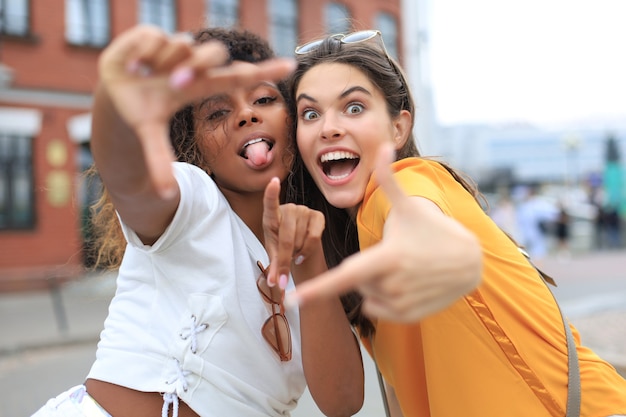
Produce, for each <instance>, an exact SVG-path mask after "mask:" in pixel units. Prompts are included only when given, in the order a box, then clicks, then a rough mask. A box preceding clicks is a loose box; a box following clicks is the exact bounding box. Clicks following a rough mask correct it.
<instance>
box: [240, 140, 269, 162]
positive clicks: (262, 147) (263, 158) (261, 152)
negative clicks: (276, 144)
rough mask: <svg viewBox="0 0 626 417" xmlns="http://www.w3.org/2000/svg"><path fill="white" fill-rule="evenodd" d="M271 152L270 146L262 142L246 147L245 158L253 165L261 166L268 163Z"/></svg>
mask: <svg viewBox="0 0 626 417" xmlns="http://www.w3.org/2000/svg"><path fill="white" fill-rule="evenodd" d="M269 151H270V147H269V144H268V143H267V142H265V141H264V140H261V141H259V142H256V143H252V144H250V145H248V146H246V150H245V156H246V157H247V158H248V159H249V160H250V161H252V164H253V165H256V166H260V165H263V164H265V163H267V160H268V155H269Z"/></svg>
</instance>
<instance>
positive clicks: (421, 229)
mask: <svg viewBox="0 0 626 417" xmlns="http://www.w3.org/2000/svg"><path fill="white" fill-rule="evenodd" d="M392 155H393V149H392V148H391V147H386V146H385V147H383V148H382V149H381V151H380V153H379V159H378V163H377V167H376V179H377V181H378V183H379V185H380V187H381V188H382V190H383V191H384V192H385V194H386V196H387V197H388V199H389V201H390V202H391V210H390V213H389V216H388V218H387V220H386V222H385V226H384V233H383V239H382V240H381V241H380V242H379V243H377V244H376V245H374V246H372V247H370V248H368V249H366V250H363V251H361V252H360V253H357V254H355V255H353V256H351V257H349V258H347V259H346V260H345V261H344V262H342V263H341V264H340V265H339V266H338V267H336V268H333V269H331V270H330V271H328V272H326V273H324V274H322V275H320V276H318V277H317V278H315V279H312V280H309V281H307V282H306V283H303V284H302V285H300V286H299V287H298V288H297V290H296V291H295V292H292V293H290V294H289V295H288V296H287V299H286V303H288V304H291V303H294V304H295V303H299V304H306V303H308V302H311V301H312V300H314V299H318V298H327V297H336V296H338V295H340V294H342V293H345V292H347V291H349V290H357V291H358V292H360V293H361V295H362V296H363V313H364V314H366V315H367V316H370V317H372V318H382V319H386V320H392V321H398V322H414V321H417V320H420V319H421V318H423V317H425V316H427V315H430V314H432V313H435V312H437V311H439V310H442V309H443V308H445V307H447V306H448V305H450V304H451V303H453V302H454V301H455V300H457V299H458V298H459V297H461V296H463V295H464V294H466V293H467V292H469V291H471V290H472V289H473V288H474V287H475V286H476V285H477V284H478V282H479V280H480V276H481V257H482V254H481V250H480V246H479V244H478V241H477V240H476V238H475V237H474V236H473V235H472V234H471V233H470V232H468V231H467V230H466V229H465V228H464V227H463V226H461V225H460V224H459V223H458V222H456V221H455V220H453V219H451V218H450V217H448V216H446V215H444V214H443V213H442V212H441V210H440V209H439V207H437V206H436V205H435V204H434V203H432V202H431V201H429V200H426V199H424V198H420V197H409V196H407V195H406V194H405V193H404V191H403V190H402V189H401V188H400V186H399V185H398V183H397V182H396V181H395V179H394V177H393V175H392V172H391V168H390V161H391V160H392Z"/></svg>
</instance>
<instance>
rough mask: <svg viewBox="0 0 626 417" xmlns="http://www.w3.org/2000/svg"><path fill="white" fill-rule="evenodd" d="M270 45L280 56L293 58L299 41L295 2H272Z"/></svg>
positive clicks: (286, 0) (276, 0)
mask: <svg viewBox="0 0 626 417" xmlns="http://www.w3.org/2000/svg"><path fill="white" fill-rule="evenodd" d="M269 15H270V16H271V17H270V30H269V32H270V43H271V44H272V47H273V48H274V51H276V55H279V56H293V51H294V50H295V49H296V42H297V39H298V22H297V21H298V10H297V6H296V1H295V0H270V11H269Z"/></svg>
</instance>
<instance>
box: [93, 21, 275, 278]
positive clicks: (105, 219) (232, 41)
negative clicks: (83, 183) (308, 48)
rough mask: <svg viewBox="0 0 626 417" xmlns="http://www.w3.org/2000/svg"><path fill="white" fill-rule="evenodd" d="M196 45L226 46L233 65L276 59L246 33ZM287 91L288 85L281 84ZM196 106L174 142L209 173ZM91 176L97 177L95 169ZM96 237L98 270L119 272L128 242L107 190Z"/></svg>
mask: <svg viewBox="0 0 626 417" xmlns="http://www.w3.org/2000/svg"><path fill="white" fill-rule="evenodd" d="M194 39H195V41H196V43H204V42H208V41H219V42H222V43H223V44H224V45H226V47H227V48H228V51H229V54H230V60H231V61H245V62H251V63H255V62H261V61H265V60H267V59H270V58H273V57H274V51H273V50H272V48H271V47H270V45H269V43H268V42H267V41H265V40H264V39H262V38H261V37H259V36H258V35H256V34H254V33H252V32H248V31H245V30H237V29H226V28H208V29H202V30H199V31H197V32H196V33H195V34H194ZM279 88H281V90H283V91H284V85H280V84H279ZM193 111H194V106H193V105H187V106H185V107H183V108H182V109H180V110H179V111H178V112H177V113H176V114H175V115H174V116H173V117H172V119H171V120H170V141H171V143H172V146H173V148H174V153H175V155H176V158H177V159H178V161H180V162H187V163H190V164H193V165H196V166H198V167H200V168H202V169H205V170H207V167H208V161H207V160H206V157H207V155H204V154H203V152H202V147H201V146H199V142H198V139H199V138H198V136H197V135H196V125H195V121H194V113H193ZM87 175H90V176H97V175H98V172H97V169H96V167H95V166H92V167H91V168H90V169H89V170H88V171H87ZM90 211H91V219H92V220H91V222H92V226H93V237H92V240H91V242H90V246H92V247H93V248H94V251H95V255H94V258H95V259H94V267H96V268H104V269H116V268H118V267H119V266H120V264H121V262H122V257H123V255H124V251H125V249H126V240H125V238H124V235H123V234H122V229H121V227H120V224H119V220H118V218H117V214H116V212H115V207H114V206H113V203H111V200H110V198H109V195H108V193H107V191H106V188H104V186H103V187H102V192H101V195H100V198H99V199H98V201H97V202H96V203H95V204H94V205H92V206H91V207H90Z"/></svg>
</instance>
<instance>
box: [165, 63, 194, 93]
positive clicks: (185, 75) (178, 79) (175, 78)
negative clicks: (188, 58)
mask: <svg viewBox="0 0 626 417" xmlns="http://www.w3.org/2000/svg"><path fill="white" fill-rule="evenodd" d="M191 80H193V71H192V70H191V68H180V69H178V70H176V71H174V72H173V73H172V75H170V87H172V88H175V89H180V88H183V87H185V86H186V85H187V84H189V82H190V81H191Z"/></svg>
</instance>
